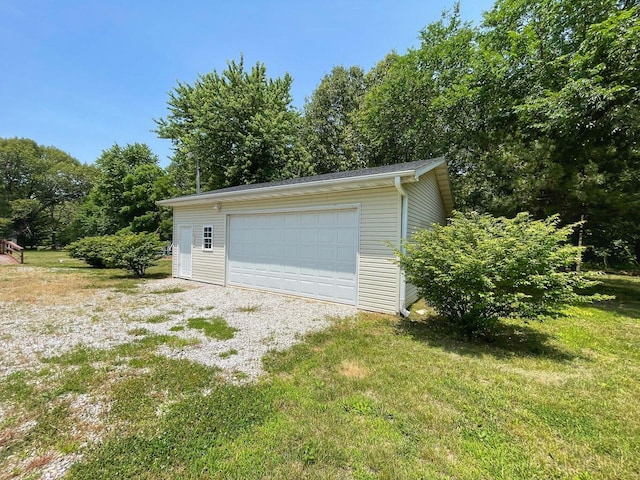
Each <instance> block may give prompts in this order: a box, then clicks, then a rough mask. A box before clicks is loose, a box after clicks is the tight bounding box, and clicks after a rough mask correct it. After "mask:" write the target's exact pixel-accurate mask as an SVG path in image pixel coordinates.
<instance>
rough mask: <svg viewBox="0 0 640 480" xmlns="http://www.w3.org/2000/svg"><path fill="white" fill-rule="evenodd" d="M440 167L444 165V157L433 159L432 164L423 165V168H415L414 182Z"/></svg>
mask: <svg viewBox="0 0 640 480" xmlns="http://www.w3.org/2000/svg"><path fill="white" fill-rule="evenodd" d="M440 165H446V161H445V159H444V157H438V158H434V159H433V162H431V163H429V164H428V165H425V166H424V167H420V168H416V170H415V172H416V173H415V177H416V180H419V179H420V177H421V176H422V175H424V174H425V173H427V172H430V171H431V170H434V169H436V168H438V167H439V166H440Z"/></svg>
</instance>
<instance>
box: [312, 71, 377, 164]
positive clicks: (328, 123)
mask: <svg viewBox="0 0 640 480" xmlns="http://www.w3.org/2000/svg"><path fill="white" fill-rule="evenodd" d="M365 92H366V83H365V75H364V71H363V70H362V68H360V67H350V68H345V67H342V66H338V67H334V68H333V69H332V70H331V73H329V74H328V75H325V76H324V78H323V79H322V81H321V82H320V85H318V87H317V88H316V90H315V91H314V92H313V94H312V95H311V98H309V99H308V100H307V102H306V104H305V107H304V117H303V128H302V134H303V141H304V145H305V146H306V148H307V150H308V152H309V154H310V155H311V159H312V160H311V161H312V164H313V169H314V172H315V173H317V174H321V173H330V172H338V171H344V170H354V169H357V168H363V167H366V166H367V164H366V159H365V155H364V145H363V141H362V139H361V138H360V135H359V129H358V127H357V125H356V114H357V112H358V110H359V109H360V105H361V103H362V99H363V97H364V94H365Z"/></svg>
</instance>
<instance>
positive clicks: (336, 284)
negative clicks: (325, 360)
mask: <svg viewBox="0 0 640 480" xmlns="http://www.w3.org/2000/svg"><path fill="white" fill-rule="evenodd" d="M158 203H159V204H160V205H163V206H170V207H173V209H174V212H173V222H174V228H173V230H174V232H173V234H174V236H173V238H174V249H173V275H174V276H176V277H180V278H186V279H190V280H197V281H200V282H207V283H214V284H217V285H225V286H226V285H228V286H239V287H246V288H254V289H259V290H267V291H272V292H276V293H283V294H288V295H297V296H302V297H308V298H314V299H319V300H326V301H331V302H337V303H344V304H348V305H354V306H356V307H357V308H359V309H362V310H371V311H378V312H385V313H397V312H402V311H404V309H405V307H406V306H408V305H410V304H411V303H413V302H414V301H415V300H417V297H418V295H417V291H416V290H415V288H413V286H412V285H409V284H406V283H405V280H404V276H403V275H402V272H401V270H400V268H399V267H398V266H397V265H396V264H395V263H394V259H395V255H394V253H393V246H398V245H400V242H401V239H402V238H408V237H410V236H411V233H412V232H413V231H414V230H415V229H421V228H426V227H428V226H429V225H431V224H433V223H444V222H445V220H446V217H447V216H448V214H449V213H450V212H451V209H452V207H453V199H452V196H451V188H450V183H449V177H448V173H447V167H446V163H445V161H444V159H442V158H437V159H432V160H425V161H419V162H411V163H403V164H396V165H389V166H384V167H377V168H368V169H363V170H355V171H350V172H339V173H332V174H327V175H318V176H314V177H305V178H296V179H291V180H284V181H279V182H271V183H263V184H257V185H241V186H237V187H231V188H224V189H220V190H215V191H212V192H206V193H201V194H197V195H189V196H184V197H178V198H172V199H169V200H163V201H160V202H158ZM389 244H391V245H393V246H390V245H389Z"/></svg>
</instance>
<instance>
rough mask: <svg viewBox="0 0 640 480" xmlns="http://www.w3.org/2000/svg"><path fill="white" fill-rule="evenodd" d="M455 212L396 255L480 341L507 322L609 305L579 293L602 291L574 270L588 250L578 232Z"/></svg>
mask: <svg viewBox="0 0 640 480" xmlns="http://www.w3.org/2000/svg"><path fill="white" fill-rule="evenodd" d="M558 223H559V218H558V216H557V215H556V216H552V217H549V218H547V219H546V220H532V219H531V217H530V215H529V214H527V213H520V214H518V215H517V216H516V217H515V218H513V219H507V218H504V217H501V218H495V217H492V216H490V215H481V214H478V213H475V212H474V213H470V214H467V215H463V214H461V213H457V212H454V214H453V217H452V218H451V220H450V221H449V223H448V225H446V226H442V225H434V226H433V228H432V229H428V230H422V231H419V232H417V233H416V234H415V235H414V236H413V238H412V239H411V241H410V242H407V243H406V244H405V252H404V253H403V252H400V251H398V252H396V253H397V254H398V257H399V263H400V265H401V266H402V267H403V268H404V270H405V273H406V276H407V279H408V280H409V281H410V282H411V283H412V284H414V285H415V286H416V287H417V288H418V290H419V292H420V294H421V295H422V296H423V298H424V299H425V300H426V301H427V303H429V304H430V305H431V306H432V307H433V308H435V309H436V311H437V312H438V313H439V314H440V315H442V316H444V317H448V318H449V319H451V320H452V321H454V322H455V323H457V324H458V325H460V326H461V327H462V328H463V329H464V330H465V331H466V332H467V333H469V334H474V333H479V332H482V331H485V330H488V329H490V327H491V326H492V325H493V324H495V323H496V322H497V321H498V319H499V318H500V317H517V318H522V319H525V320H528V319H541V318H543V317H545V316H557V315H558V314H560V313H561V311H562V308H563V307H564V306H566V305H568V304H572V303H577V302H588V301H593V300H598V299H601V298H603V297H602V296H599V295H591V296H587V295H581V294H579V293H578V292H577V291H576V290H579V289H582V288H586V287H590V286H593V285H595V284H596V282H594V281H593V280H590V279H588V278H587V277H585V276H584V275H581V274H579V273H576V272H574V271H573V266H574V265H575V262H576V260H577V259H578V257H579V255H581V249H580V248H579V247H575V246H572V245H569V244H568V243H567V238H568V237H569V235H570V234H571V233H572V231H573V228H574V227H575V225H570V226H566V227H559V226H558Z"/></svg>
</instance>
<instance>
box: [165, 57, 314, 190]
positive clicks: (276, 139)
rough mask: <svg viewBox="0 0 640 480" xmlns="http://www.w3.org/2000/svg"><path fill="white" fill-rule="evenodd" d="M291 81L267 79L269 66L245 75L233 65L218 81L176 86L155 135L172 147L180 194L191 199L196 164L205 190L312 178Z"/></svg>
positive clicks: (210, 78)
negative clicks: (301, 136) (301, 137)
mask: <svg viewBox="0 0 640 480" xmlns="http://www.w3.org/2000/svg"><path fill="white" fill-rule="evenodd" d="M291 82H292V79H291V77H290V76H289V75H288V74H286V75H285V76H284V77H282V78H276V79H270V78H268V77H267V74H266V67H265V65H264V64H261V63H256V65H254V66H253V67H252V68H251V70H250V71H245V68H244V61H243V59H242V58H240V61H239V62H238V63H236V62H234V61H232V62H229V63H228V66H227V69H226V70H224V71H223V72H222V73H221V74H219V73H218V72H217V71H215V70H214V71H213V72H211V73H208V74H206V75H201V76H199V77H198V79H197V80H196V81H195V82H194V84H193V85H189V84H186V83H178V86H177V87H176V88H175V89H174V91H173V92H171V93H170V96H169V101H168V107H169V115H168V116H167V117H166V118H163V119H159V120H156V123H157V124H158V128H157V133H158V134H159V135H160V137H161V138H167V139H170V140H171V141H172V143H173V145H174V147H175V151H176V154H175V156H174V158H173V162H172V165H171V171H172V172H173V173H174V175H175V178H176V181H177V182H178V183H179V185H178V186H179V188H180V190H181V191H182V192H183V193H193V192H194V188H195V175H196V162H199V165H200V170H201V183H202V187H203V189H215V188H220V187H227V186H233V185H240V184H248V183H260V182H267V181H271V180H278V179H282V178H291V177H296V176H302V175H304V174H307V173H309V172H311V169H310V167H309V164H308V161H307V154H306V152H305V150H304V149H303V148H302V146H301V142H300V137H299V129H300V125H299V123H300V119H299V115H298V113H297V112H296V111H295V110H294V109H293V107H292V106H291V94H290V89H291Z"/></svg>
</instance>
